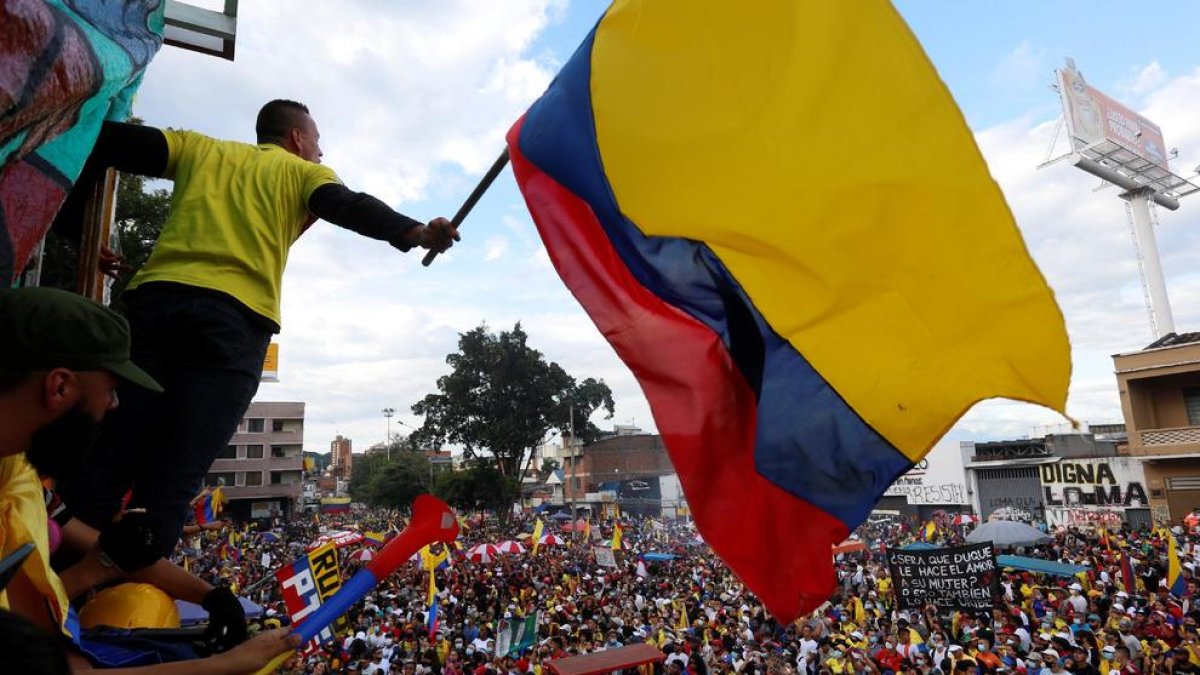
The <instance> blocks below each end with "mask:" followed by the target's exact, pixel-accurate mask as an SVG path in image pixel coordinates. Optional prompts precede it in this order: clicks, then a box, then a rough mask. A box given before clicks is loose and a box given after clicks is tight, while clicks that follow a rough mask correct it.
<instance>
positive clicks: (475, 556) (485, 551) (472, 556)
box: [467, 544, 500, 563]
mask: <svg viewBox="0 0 1200 675" xmlns="http://www.w3.org/2000/svg"><path fill="white" fill-rule="evenodd" d="M499 554H500V551H499V549H497V548H496V545H495V544H480V545H478V546H475V547H472V548H471V550H469V551H467V560H470V561H473V562H477V563H490V562H492V561H493V560H495V559H496V556H497V555H499Z"/></svg>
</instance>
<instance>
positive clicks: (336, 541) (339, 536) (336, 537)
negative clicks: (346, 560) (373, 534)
mask: <svg viewBox="0 0 1200 675" xmlns="http://www.w3.org/2000/svg"><path fill="white" fill-rule="evenodd" d="M362 540H363V536H362V535H361V534H359V533H357V532H348V531H341V532H329V533H327V534H323V535H321V536H319V537H317V540H316V541H314V542H313V543H311V544H309V545H308V550H310V551H311V550H313V549H315V548H317V547H319V546H321V545H323V544H324V543H325V542H329V541H332V542H333V545H334V546H336V547H338V548H345V547H347V546H350V545H352V544H357V543H359V542H361V541H362Z"/></svg>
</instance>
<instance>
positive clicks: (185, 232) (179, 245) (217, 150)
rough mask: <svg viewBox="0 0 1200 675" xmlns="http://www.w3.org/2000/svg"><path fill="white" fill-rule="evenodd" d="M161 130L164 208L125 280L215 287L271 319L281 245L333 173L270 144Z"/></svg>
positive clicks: (283, 256)
mask: <svg viewBox="0 0 1200 675" xmlns="http://www.w3.org/2000/svg"><path fill="white" fill-rule="evenodd" d="M163 135H164V136H166V139H167V151H168V158H167V172H166V173H167V178H170V179H171V180H174V181H175V190H174V192H173V193H172V195H171V213H170V215H169V216H168V217H167V222H166V224H165V225H164V226H163V231H162V235H161V236H159V238H158V244H157V245H156V246H155V247H154V252H153V253H152V254H151V256H150V259H149V260H148V261H147V262H146V264H145V266H143V267H142V269H141V270H140V271H139V272H138V273H137V275H136V276H134V278H133V281H131V282H130V284H129V287H130V288H135V287H137V286H140V285H142V284H144V283H147V282H151V281H170V282H175V283H180V284H186V285H189V286H198V287H200V288H207V289H211V290H215V291H221V292H222V293H227V294H229V295H231V296H233V297H234V298H236V299H237V300H238V301H240V302H241V303H242V304H244V305H245V306H246V307H248V308H250V309H251V310H253V311H254V312H256V313H258V314H261V315H262V316H264V317H266V318H268V319H270V320H271V321H274V322H275V324H276V325H278V324H279V323H280V320H279V315H280V312H279V296H280V290H281V287H282V284H283V268H284V267H285V266H286V265H287V257H288V249H289V248H291V245H292V243H293V242H295V241H296V239H297V238H299V237H300V234H301V233H302V232H303V231H304V228H305V227H306V226H307V225H308V224H309V223H310V222H311V221H310V218H311V216H310V215H309V213H308V198H309V196H310V195H312V193H313V191H314V190H316V189H317V188H319V187H321V186H322V185H327V184H329V183H338V182H340V181H339V179H338V177H337V174H335V173H334V172H333V170H332V169H330V168H328V167H325V166H322V165H320V164H314V163H312V162H309V161H307V160H304V159H301V158H299V157H297V156H295V155H293V154H291V153H289V152H287V151H286V150H284V149H283V148H281V147H279V146H277V145H272V144H262V145H248V144H246V143H238V142H235V141H221V140H217V139H214V138H209V137H208V136H205V135H204V134H199V133H196V132H194V131H174V130H167V131H164V132H163Z"/></svg>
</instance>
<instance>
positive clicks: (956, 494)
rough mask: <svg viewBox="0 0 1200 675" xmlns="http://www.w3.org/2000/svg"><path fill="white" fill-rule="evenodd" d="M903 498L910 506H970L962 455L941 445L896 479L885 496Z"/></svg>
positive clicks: (952, 447) (956, 450) (950, 447)
mask: <svg viewBox="0 0 1200 675" xmlns="http://www.w3.org/2000/svg"><path fill="white" fill-rule="evenodd" d="M884 494H885V495H887V496H889V497H904V498H905V501H907V502H908V503H909V504H910V505H932V504H945V505H963V504H970V503H971V499H970V497H969V496H968V495H967V480H966V474H965V473H964V472H963V466H962V455H961V453H959V452H958V449H957V448H955V447H954V446H952V445H938V446H935V447H934V449H933V450H932V451H931V452H930V453H929V454H928V455H926V456H925V457H924V458H922V459H921V460H920V461H918V462H917V463H916V464H914V465H913V467H912V468H911V469H909V470H908V471H907V472H905V473H904V474H903V475H902V476H900V477H899V478H897V479H896V480H895V481H894V482H893V483H892V484H891V485H890V486H888V488H887V490H886V491H885V492H884Z"/></svg>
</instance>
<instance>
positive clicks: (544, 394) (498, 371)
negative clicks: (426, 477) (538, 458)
mask: <svg viewBox="0 0 1200 675" xmlns="http://www.w3.org/2000/svg"><path fill="white" fill-rule="evenodd" d="M446 363H448V364H450V366H451V369H452V370H451V372H450V374H449V375H444V376H442V377H440V378H438V381H437V388H438V392H439V393H436V394H429V395H427V396H426V397H425V398H424V399H422V400H421V401H420V402H418V403H417V404H415V405H413V407H412V411H413V412H414V413H415V414H417V415H421V416H423V417H424V418H425V421H424V423H423V425H422V426H421V428H420V429H419V430H417V432H416V433H414V434H413V436H414V440H415V442H417V443H419V444H421V445H422V446H428V447H440V446H442V445H444V444H446V443H447V442H448V443H453V444H458V445H461V446H462V447H463V452H464V454H465V455H466V456H467V458H468V459H471V458H476V457H482V456H490V457H491V458H492V460H493V462H492V464H493V466H494V467H495V469H496V470H497V471H498V472H499V474H500V476H502V477H504V478H506V479H510V480H511V481H512V484H511V485H512V491H511V493H510V494H513V495H515V494H516V490H517V485H518V483H519V478H520V476H521V475H523V474H524V472H525V471H526V470H527V469H528V463H529V460H530V459H532V452H531V451H532V449H533V448H534V447H536V446H537V445H538V444H539V443H542V442H543V441H544V440H545V438H546V435H547V433H548V432H550V431H551V430H558V431H559V432H562V433H568V434H569V433H572V432H574V433H575V434H576V436H577V437H578V438H582V439H584V440H585V442H586V441H588V440H591V439H595V438H597V437H599V436H600V433H601V432H600V430H599V428H597V427H596V426H595V425H594V424H592V422H591V421H590V417H591V415H592V413H593V412H595V411H597V410H600V409H603V410H604V411H605V412H606V413H607V415H606V419H611V418H612V415H613V400H612V391H611V390H609V388H608V385H606V384H604V381H603V380H596V379H593V378H588V379H585V380H584V381H583V382H577V381H576V380H575V378H573V377H571V376H570V375H568V374H567V372H566V371H565V370H563V368H562V367H561V366H559V365H558V364H557V363H554V362H552V361H551V362H547V361H546V360H545V358H544V357H543V356H542V353H541V352H539V351H538V350H536V349H534V348H532V347H530V346H529V344H528V336H527V335H526V333H525V331H524V330H523V329H522V328H521V324H520V323H518V324H517V325H515V326H514V327H513V329H512V330H511V331H502V332H501V333H500V334H499V335H497V334H494V333H492V332H490V331H489V330H488V327H487V326H486V325H481V326H479V327H477V328H475V329H473V330H471V331H469V332H467V333H462V334H460V335H459V340H458V351H457V352H455V353H453V354H449V355H448V356H447V357H446ZM572 420H574V429H572V428H571V426H572V424H571V422H572ZM484 453H486V455H485V454H484Z"/></svg>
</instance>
